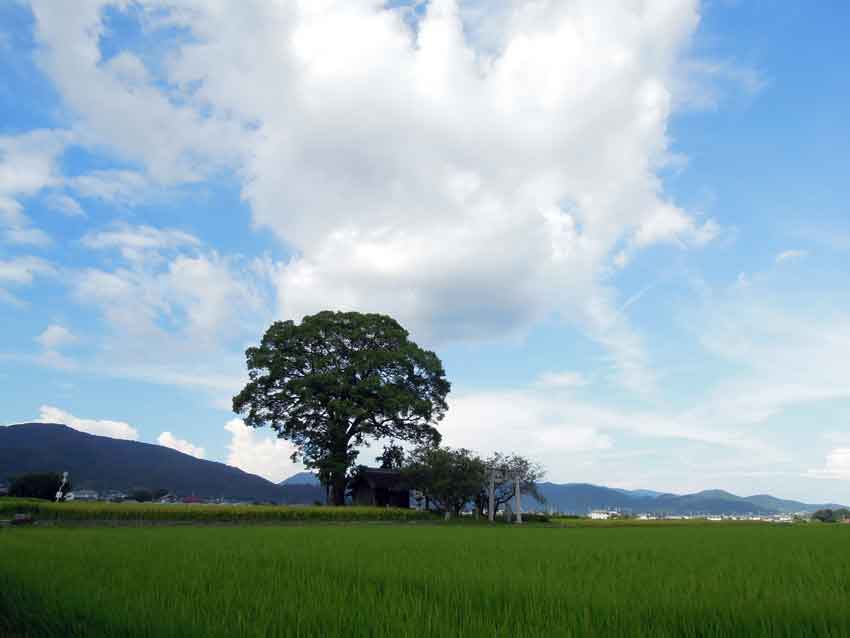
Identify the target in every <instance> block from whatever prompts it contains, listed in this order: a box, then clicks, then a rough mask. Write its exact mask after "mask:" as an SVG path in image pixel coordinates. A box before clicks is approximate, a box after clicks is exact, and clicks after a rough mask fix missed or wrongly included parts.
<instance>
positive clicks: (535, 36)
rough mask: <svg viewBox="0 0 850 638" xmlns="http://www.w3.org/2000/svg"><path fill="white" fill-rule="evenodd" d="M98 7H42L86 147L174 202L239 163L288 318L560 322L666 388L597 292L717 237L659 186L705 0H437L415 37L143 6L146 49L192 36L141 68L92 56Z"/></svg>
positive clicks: (201, 5)
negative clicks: (634, 265) (633, 264)
mask: <svg viewBox="0 0 850 638" xmlns="http://www.w3.org/2000/svg"><path fill="white" fill-rule="evenodd" d="M104 4H105V3H104V2H92V3H90V4H86V5H84V6H82V7H78V6H76V5H75V6H74V7H73V8H71V7H69V6H67V5H63V4H62V3H59V4H57V3H53V2H47V1H40V0H39V1H36V2H34V4H33V10H34V14H35V17H36V20H37V32H38V37H39V39H40V41H41V42H42V44H43V48H42V51H41V54H40V62H41V65H42V67H43V68H44V70H45V71H46V72H47V73H48V74H49V75H50V77H51V78H53V80H54V82H55V83H56V85H57V87H58V89H59V90H60V92H61V93H62V95H63V98H64V99H65V101H66V103H67V104H69V105H70V107H71V108H72V109H73V110H74V112H75V113H76V115H77V116H78V118H79V125H78V126H77V128H76V129H75V132H76V134H77V136H78V138H79V140H80V143H83V144H90V145H105V146H106V147H109V148H111V149H113V150H114V151H116V152H117V153H119V154H120V155H122V156H124V157H127V158H128V159H131V160H133V161H134V162H137V163H139V164H140V165H141V166H143V167H144V169H145V171H146V174H145V176H143V177H140V179H147V178H150V179H151V180H153V181H155V182H159V183H162V184H177V183H180V182H185V181H192V180H196V179H199V178H202V177H205V176H207V175H210V174H211V173H212V172H213V171H215V170H217V168H219V167H221V166H235V167H237V168H238V171H239V175H240V176H241V177H242V179H243V196H244V198H245V199H246V201H247V202H248V203H249V204H250V206H251V209H252V215H253V219H254V222H255V223H256V224H258V225H259V226H262V227H267V228H269V229H270V230H271V231H272V232H274V233H275V234H276V236H277V237H278V238H279V239H280V240H281V241H282V242H285V243H286V244H287V245H288V246H291V247H292V248H294V250H295V252H296V256H295V258H293V259H292V260H291V261H290V262H289V263H288V264H286V265H285V266H284V267H281V268H279V269H277V270H278V276H277V277H278V285H279V296H278V297H279V308H280V314H281V315H283V316H285V317H294V318H300V317H301V316H303V315H304V314H306V313H308V312H312V311H315V310H317V309H321V308H326V307H341V308H346V309H361V310H370V311H381V312H389V313H391V314H393V315H395V316H397V317H398V318H399V319H400V320H401V321H402V322H403V323H404V324H405V325H408V326H410V327H411V328H412V329H413V331H414V334H415V335H416V336H418V337H420V338H423V339H426V340H429V341H431V340H445V339H457V338H460V339H468V338H491V337H499V336H504V335H516V334H518V333H521V332H523V331H524V330H526V329H527V328H528V326H529V325H530V324H531V323H532V322H534V321H535V320H537V319H539V318H540V317H543V316H549V315H551V314H553V313H555V314H560V315H561V316H562V317H564V318H565V319H566V320H567V321H573V322H575V325H576V326H578V327H579V328H580V329H582V330H584V331H585V332H586V333H587V334H589V335H590V336H591V337H592V338H594V339H597V340H598V341H599V342H600V343H602V344H603V345H605V346H606V347H607V348H609V350H610V352H611V356H612V360H613V361H612V369H613V370H614V371H615V372H616V373H617V374H619V375H620V377H621V378H622V380H623V381H624V383H626V385H627V386H629V387H631V388H633V389H636V390H640V391H646V390H647V389H651V388H652V387H653V385H654V381H653V378H652V373H651V372H650V371H649V369H648V368H649V362H648V358H647V356H646V354H645V352H644V349H643V343H642V340H641V339H640V337H639V336H638V335H636V334H635V331H634V329H633V328H632V327H631V325H630V324H629V322H628V320H627V319H626V318H625V317H624V316H622V313H621V312H619V311H617V306H619V303H618V301H617V298H616V297H617V295H616V294H614V293H613V291H612V290H611V289H609V288H607V287H606V284H605V277H606V273H607V272H608V270H609V268H610V266H611V264H612V260H616V261H617V263H619V264H620V265H621V266H625V265H626V263H627V261H628V259H629V258H630V257H631V256H632V254H633V253H635V251H638V250H642V249H645V248H646V247H648V246H650V245H653V244H657V243H673V244H676V245H679V246H681V247H686V246H690V245H700V244H702V243H705V242H706V241H710V240H711V239H712V238H713V237H714V236H715V235H716V234H717V232H718V228H717V225H716V223H714V222H713V221H711V220H707V221H706V220H700V219H697V217H695V216H694V215H692V214H690V213H689V212H688V211H685V210H683V209H681V208H680V207H678V206H677V205H676V204H675V203H674V202H673V201H671V199H670V198H669V197H667V196H666V195H665V194H664V192H663V188H662V183H661V180H660V179H659V177H658V176H657V174H656V171H657V169H658V167H660V166H663V165H665V164H666V163H669V162H670V161H671V159H672V156H671V154H670V152H669V149H668V146H669V142H668V139H667V134H666V131H667V127H668V122H669V118H670V115H671V113H672V111H673V108H674V105H675V104H676V103H677V96H676V91H678V90H679V87H680V77H681V75H682V72H683V69H682V58H683V52H684V51H685V50H686V48H687V46H688V43H689V40H690V37H691V35H692V34H693V32H694V30H695V28H696V25H697V22H698V6H697V2H696V0H690V1H686V2H681V3H673V4H670V3H668V2H664V1H663V0H656V1H651V2H645V3H641V4H640V5H628V4H623V3H619V2H608V3H601V2H576V3H573V4H570V5H566V4H562V3H550V2H541V3H531V2H528V3H505V4H503V5H499V6H498V7H495V8H493V9H492V10H489V11H480V10H476V9H475V7H471V6H469V5H467V4H462V5H461V6H460V7H458V6H457V5H456V3H455V2H453V1H452V0H435V1H434V2H431V3H429V4H428V5H427V11H426V15H425V16H424V17H421V18H417V25H416V29H415V30H412V29H411V28H410V26H409V24H408V23H406V22H405V20H404V19H403V17H404V16H402V13H403V10H391V9H387V8H383V7H378V6H376V5H375V3H373V2H371V1H367V0H362V1H351V0H337V1H332V0H328V1H327V2H321V3H317V2H306V1H304V2H291V3H284V4H263V5H252V6H251V7H248V8H243V10H240V12H239V19H238V20H234V19H233V16H232V14H231V13H228V12H225V11H221V10H220V9H217V8H215V7H214V6H213V5H210V4H209V3H207V2H200V1H197V2H189V3H172V2H168V1H166V0H162V1H156V0H148V1H146V2H145V3H144V7H145V9H150V10H149V11H145V12H144V16H145V18H144V19H145V21H146V22H145V27H146V29H147V32H148V33H154V32H156V30H157V29H158V28H159V27H160V26H167V27H175V26H176V27H178V28H182V29H185V30H186V31H187V32H190V33H191V35H192V37H187V38H184V39H181V41H179V42H171V43H169V46H168V47H166V48H167V50H168V52H167V54H165V55H164V56H163V58H162V59H161V60H160V61H159V62H160V64H157V65H148V66H146V65H145V63H144V61H143V60H142V59H141V58H139V57H137V56H135V55H133V54H132V53H131V52H128V51H122V52H119V54H118V55H116V56H115V57H113V58H111V59H104V58H103V56H102V55H101V52H100V50H99V49H98V43H99V39H100V38H101V37H104V34H108V25H106V24H105V23H104V20H105V19H106V18H105V16H106V15H107V13H106V12H103V11H102V10H101V9H102V7H103V6H104ZM122 7H123V8H122V9H119V10H126V11H129V12H134V11H135V10H136V9H138V7H136V6H135V5H133V6H132V7H130V8H128V7H127V6H126V5H122ZM134 15H138V12H137V13H134ZM407 17H408V18H409V17H410V16H409V15H408V16H407ZM160 70H163V74H162V75H161V76H159V75H157V73H159V72H160ZM685 72H687V71H685ZM282 104H285V105H286V107H285V108H281V105H282ZM128 119H131V120H132V121H133V122H134V126H133V127H127V126H126V121H127V120H128ZM89 182H91V180H89ZM73 187H75V188H76V189H77V192H78V193H79V194H81V195H82V196H85V192H84V191H85V189H86V188H88V191H89V192H90V193H92V192H98V193H108V192H110V191H108V189H104V188H101V187H97V188H96V187H94V186H92V185H91V183H89V184H87V183H86V182H85V181H82V180H76V182H75V184H74V186H73ZM615 254H616V255H618V257H616V258H615V257H614V255H615Z"/></svg>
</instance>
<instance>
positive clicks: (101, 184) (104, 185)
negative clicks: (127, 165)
mask: <svg viewBox="0 0 850 638" xmlns="http://www.w3.org/2000/svg"><path fill="white" fill-rule="evenodd" d="M66 184H67V185H68V188H70V189H71V190H73V191H74V192H76V193H77V195H79V196H80V197H82V198H86V199H101V200H104V201H107V202H110V203H115V204H123V205H130V204H135V203H137V202H138V201H140V200H141V199H143V198H144V197H145V196H146V195H147V194H148V193H149V192H150V189H151V187H150V185H149V184H148V180H147V179H146V178H145V176H144V175H142V174H141V173H139V172H136V171H128V170H119V169H106V170H96V171H91V172H90V173H86V174H85V175H78V176H76V177H72V178H70V179H68V180H66Z"/></svg>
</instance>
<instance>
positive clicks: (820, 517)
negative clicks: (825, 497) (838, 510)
mask: <svg viewBox="0 0 850 638" xmlns="http://www.w3.org/2000/svg"><path fill="white" fill-rule="evenodd" d="M812 519H814V520H816V521H821V522H822V523H834V522H835V518H834V516H833V512H832V510H831V509H822V510H818V511H817V512H815V513H814V514H812Z"/></svg>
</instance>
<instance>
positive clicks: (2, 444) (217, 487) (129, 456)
mask: <svg viewBox="0 0 850 638" xmlns="http://www.w3.org/2000/svg"><path fill="white" fill-rule="evenodd" d="M46 471H51V472H61V471H67V472H69V474H70V478H71V482H72V484H73V485H74V486H75V487H77V488H90V489H96V490H99V491H102V490H107V489H118V490H129V489H133V488H138V487H145V488H149V489H156V488H165V489H168V490H171V491H174V492H176V493H178V494H181V495H191V494H194V495H196V496H204V497H212V498H218V497H221V498H228V499H245V500H265V501H274V502H278V503H293V504H295V503H308V504H309V503H314V502H316V501H319V502H324V500H325V492H324V489H323V488H322V487H321V486H320V485H319V481H318V478H317V477H316V475H315V474H313V473H312V472H299V473H297V474H295V475H293V476H290V477H289V478H287V479H286V480H284V481H282V482H281V483H280V484H277V485H276V484H274V483H272V482H270V481H267V480H266V479H264V478H261V477H259V476H256V475H254V474H248V473H247V472H243V471H242V470H240V469H237V468H235V467H231V466H229V465H226V464H224V463H218V462H215V461H206V460H203V459H198V458H195V457H194V456H189V455H188V454H183V453H182V452H178V451H177V450H173V449H171V448H167V447H163V446H161V445H154V444H151V443H141V442H138V441H126V440H123V439H112V438H109V437H105V436H96V435H92V434H86V433H84V432H79V431H77V430H74V429H72V428H69V427H67V426H65V425H61V424H55V423H53V424H50V423H22V424H18V425H10V426H5V427H2V426H0V481H2V480H4V479H9V478H11V477H13V476H16V475H19V474H25V473H28V472H46ZM539 487H540V492H541V494H542V495H543V496H544V497H545V498H546V503H545V504H540V503H536V502H535V500H534V499H532V498H530V497H525V498H523V509H526V510H529V509H538V508H539V509H548V508H550V507H551V508H552V509H555V510H557V511H560V512H567V513H574V514H586V513H587V512H589V511H590V510H594V509H603V508H612V509H617V510H620V511H622V512H631V513H642V512H646V513H656V514H777V513H794V512H813V511H815V510H818V509H824V508H830V509H837V508H839V507H842V506H841V505H838V504H833V503H823V504H810V503H802V502H800V501H793V500H787V499H781V498H776V497H774V496H770V495H768V494H756V495H754V496H747V497H742V496H736V495H735V494H731V493H730V492H725V491H723V490H705V491H702V492H697V493H696V494H668V493H662V492H656V491H653V490H624V489H618V488H609V487H603V486H599V485H591V484H588V483H565V484H557V483H541V484H540V486H539Z"/></svg>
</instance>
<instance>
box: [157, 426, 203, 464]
mask: <svg viewBox="0 0 850 638" xmlns="http://www.w3.org/2000/svg"><path fill="white" fill-rule="evenodd" d="M156 442H157V443H159V444H160V445H164V446H165V447H170V448H172V449H174V450H177V451H178V452H183V454H189V455H191V456H195V457H197V458H199V459H202V458H204V448H202V447H199V446H197V445H192V444H191V443H189V441H186V440H185V439H178V438H177V437H176V436H174V435H173V434H172V433H171V432H163V433H161V434H160V435H159V436H158V437H157V438H156Z"/></svg>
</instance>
